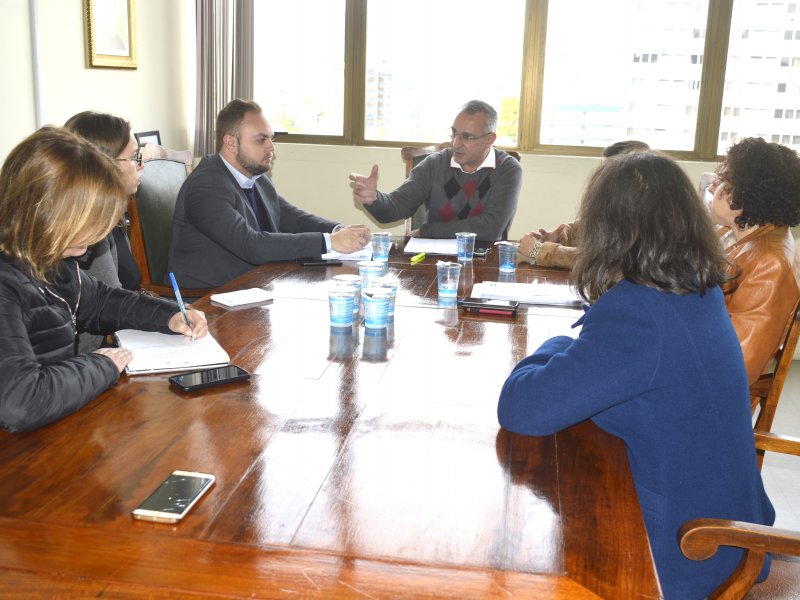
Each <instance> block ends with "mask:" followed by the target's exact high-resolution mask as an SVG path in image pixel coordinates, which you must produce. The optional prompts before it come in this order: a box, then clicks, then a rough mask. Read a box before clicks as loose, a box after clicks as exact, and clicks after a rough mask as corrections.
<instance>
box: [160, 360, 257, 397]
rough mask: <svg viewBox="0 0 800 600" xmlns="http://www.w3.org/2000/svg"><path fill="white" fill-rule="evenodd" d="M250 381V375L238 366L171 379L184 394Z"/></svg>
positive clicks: (182, 375)
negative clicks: (235, 382)
mask: <svg viewBox="0 0 800 600" xmlns="http://www.w3.org/2000/svg"><path fill="white" fill-rule="evenodd" d="M245 379H250V373H248V372H247V371H245V370H244V369H243V368H242V367H237V366H236V365H225V366H224V367H216V368H214V369H205V370H204V371H191V372H190V373H181V374H180V375H173V376H172V377H170V378H169V382H170V383H171V384H173V385H175V386H177V387H178V388H180V389H181V390H182V391H184V392H192V391H194V390H199V389H202V388H206V387H211V386H212V385H223V384H225V383H232V382H234V381H244V380H245Z"/></svg>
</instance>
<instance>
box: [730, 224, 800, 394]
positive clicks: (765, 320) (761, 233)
mask: <svg viewBox="0 0 800 600" xmlns="http://www.w3.org/2000/svg"><path fill="white" fill-rule="evenodd" d="M725 253H726V255H727V257H728V260H729V261H730V262H731V263H732V267H731V268H732V269H733V270H732V274H736V273H739V275H738V277H736V278H735V279H733V280H731V281H730V282H728V284H727V285H725V287H724V291H725V304H726V306H727V308H728V313H729V314H730V316H731V320H732V321H733V327H734V329H735V330H736V335H737V336H738V337H739V342H740V343H741V344H742V353H743V354H744V364H745V367H746V368H747V379H748V381H749V382H750V383H751V384H752V383H753V382H754V381H755V380H756V379H758V377H759V376H760V375H761V373H763V372H764V370H765V369H766V368H767V367H768V366H769V364H770V361H771V359H772V357H773V356H774V354H775V351H776V350H777V349H778V346H780V344H781V341H783V338H784V336H785V333H786V327H787V326H788V324H789V320H790V319H791V318H792V317H793V316H794V312H793V311H794V307H795V305H796V304H797V301H798V299H800V261H798V257H797V253H796V252H795V245H794V238H793V237H792V233H791V231H790V230H789V227H788V226H785V225H784V226H782V227H775V226H774V225H764V226H762V227H759V228H758V229H756V230H755V231H754V232H752V233H751V234H750V235H748V236H747V237H745V238H743V239H742V240H739V241H738V242H735V243H734V244H732V245H731V246H729V247H727V248H726V249H725Z"/></svg>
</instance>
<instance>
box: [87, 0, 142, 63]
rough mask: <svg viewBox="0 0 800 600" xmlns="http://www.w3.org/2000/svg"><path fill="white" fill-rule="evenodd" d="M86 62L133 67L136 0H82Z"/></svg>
mask: <svg viewBox="0 0 800 600" xmlns="http://www.w3.org/2000/svg"><path fill="white" fill-rule="evenodd" d="M83 10H84V21H85V23H86V66H87V67H92V68H93V67H110V68H114V69H135V68H136V67H137V64H136V0H83Z"/></svg>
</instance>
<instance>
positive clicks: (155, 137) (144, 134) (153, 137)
mask: <svg viewBox="0 0 800 600" xmlns="http://www.w3.org/2000/svg"><path fill="white" fill-rule="evenodd" d="M133 137H135V138H136V143H137V144H139V146H144V145H145V144H158V145H159V146H160V145H161V133H159V131H158V130H155V131H141V132H139V133H134V134H133Z"/></svg>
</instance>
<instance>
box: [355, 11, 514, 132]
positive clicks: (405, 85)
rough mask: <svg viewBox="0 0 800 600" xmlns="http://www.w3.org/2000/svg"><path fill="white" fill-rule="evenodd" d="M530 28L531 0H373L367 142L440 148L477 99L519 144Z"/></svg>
mask: <svg viewBox="0 0 800 600" xmlns="http://www.w3.org/2000/svg"><path fill="white" fill-rule="evenodd" d="M524 26H525V0H504V2H502V3H499V4H492V5H491V6H490V5H487V4H486V2H485V0H434V1H432V0H404V1H403V2H387V1H386V0H368V2H367V44H366V85H365V90H364V96H365V97H364V138H365V139H366V140H380V141H390V140H394V141H402V142H414V141H417V142H442V141H444V140H446V139H447V135H448V133H449V131H450V126H451V125H452V123H453V119H454V118H455V116H456V114H457V113H458V109H459V108H460V107H461V106H462V105H463V104H464V103H465V102H467V101H468V100H472V99H478V100H484V101H486V102H488V103H489V104H491V105H492V106H493V107H494V108H495V109H496V110H497V112H498V117H499V118H498V129H497V134H498V141H497V144H498V145H507V146H516V145H517V132H518V130H519V116H518V115H519V102H520V81H521V77H520V74H521V73H522V42H523V39H524V35H523V32H524Z"/></svg>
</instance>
